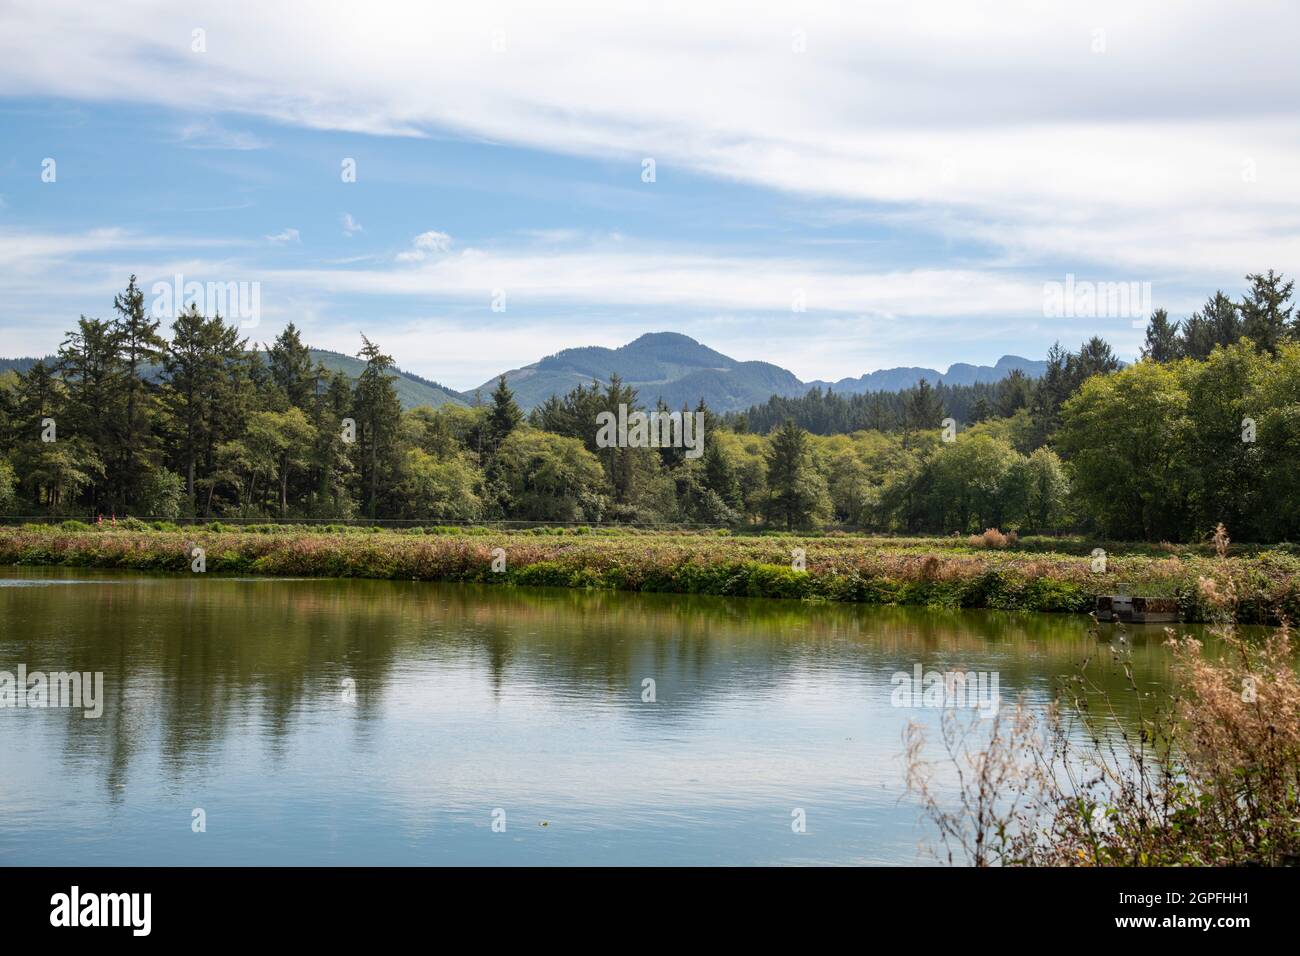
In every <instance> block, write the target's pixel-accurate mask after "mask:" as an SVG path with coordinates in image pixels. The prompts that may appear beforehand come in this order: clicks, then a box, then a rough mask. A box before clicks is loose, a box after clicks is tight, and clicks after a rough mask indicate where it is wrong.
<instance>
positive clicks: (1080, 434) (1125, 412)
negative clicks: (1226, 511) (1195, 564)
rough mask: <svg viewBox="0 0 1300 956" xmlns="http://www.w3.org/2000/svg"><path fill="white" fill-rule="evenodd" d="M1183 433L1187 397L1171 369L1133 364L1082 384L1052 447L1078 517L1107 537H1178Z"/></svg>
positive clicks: (1183, 488) (1184, 479)
mask: <svg viewBox="0 0 1300 956" xmlns="http://www.w3.org/2000/svg"><path fill="white" fill-rule="evenodd" d="M1189 427H1190V422H1189V420H1188V396H1187V393H1186V391H1185V390H1184V389H1183V388H1182V387H1181V384H1180V382H1179V376H1178V372H1177V370H1176V369H1174V368H1172V367H1171V366H1169V365H1160V364H1157V363H1155V362H1138V363H1137V364H1136V365H1132V366H1130V367H1128V368H1126V369H1124V370H1122V371H1119V372H1116V373H1115V374H1113V375H1097V376H1093V377H1092V378H1090V379H1088V380H1087V381H1085V382H1084V383H1083V385H1082V387H1081V388H1080V389H1079V392H1078V393H1077V394H1076V395H1075V396H1074V397H1072V398H1070V399H1069V400H1068V401H1067V402H1066V403H1065V405H1064V406H1063V408H1062V417H1061V429H1060V433H1059V441H1058V444H1059V447H1060V448H1061V449H1062V451H1063V452H1064V453H1065V454H1066V455H1067V457H1068V461H1069V466H1070V467H1069V472H1070V481H1071V486H1072V488H1073V492H1074V497H1075V499H1076V500H1077V501H1078V502H1079V504H1080V507H1081V509H1082V511H1083V513H1084V515H1086V516H1087V517H1089V518H1090V519H1091V521H1092V522H1093V523H1095V525H1096V526H1097V527H1098V528H1099V529H1100V530H1101V531H1103V532H1104V533H1106V534H1108V535H1110V536H1111V537H1113V538H1119V539H1145V540H1159V539H1161V538H1177V536H1178V534H1179V532H1180V531H1181V530H1183V528H1184V527H1185V515H1186V502H1187V497H1188V477H1189V476H1188V470H1189V468H1190V467H1191V464H1192V463H1191V462H1189V461H1188V460H1187V458H1186V455H1185V451H1184V449H1185V446H1186V441H1187V431H1188V428H1189Z"/></svg>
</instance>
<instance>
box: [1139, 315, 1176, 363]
mask: <svg viewBox="0 0 1300 956" xmlns="http://www.w3.org/2000/svg"><path fill="white" fill-rule="evenodd" d="M1178 328H1179V324H1178V323H1177V322H1174V323H1170V321H1169V313H1168V312H1166V311H1165V310H1164V309H1156V310H1155V311H1154V312H1152V313H1151V321H1150V322H1148V323H1147V337H1146V343H1145V344H1144V345H1143V346H1142V357H1143V358H1148V359H1150V360H1151V361H1153V362H1172V361H1173V360H1174V359H1176V358H1178V351H1179V349H1178Z"/></svg>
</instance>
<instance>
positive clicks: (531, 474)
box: [497, 427, 608, 521]
mask: <svg viewBox="0 0 1300 956" xmlns="http://www.w3.org/2000/svg"><path fill="white" fill-rule="evenodd" d="M497 463H498V466H499V471H500V476H501V480H502V482H503V485H504V488H505V501H506V506H507V508H508V514H509V516H510V517H512V518H521V519H524V520H529V521H599V520H600V518H601V516H602V514H603V512H604V509H605V508H606V507H607V505H608V500H607V498H606V497H605V495H604V493H603V492H604V488H605V475H604V472H603V470H602V469H601V466H600V462H599V461H597V460H596V457H595V456H594V455H593V454H592V453H591V452H589V451H587V449H586V448H584V447H583V446H582V442H580V441H578V440H577V439H576V438H565V437H564V436H562V435H551V434H548V433H546V432H541V431H537V430H536V429H533V428H523V427H521V428H517V429H515V430H514V431H512V432H511V433H510V435H509V437H507V438H506V440H505V441H504V442H502V443H501V447H500V448H499V449H498V450H497Z"/></svg>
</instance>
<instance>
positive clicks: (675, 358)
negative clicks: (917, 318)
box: [0, 332, 1047, 412]
mask: <svg viewBox="0 0 1300 956" xmlns="http://www.w3.org/2000/svg"><path fill="white" fill-rule="evenodd" d="M311 356H312V359H313V360H314V361H317V362H320V363H321V364H323V365H324V366H325V367H326V368H328V369H330V370H335V369H340V370H342V371H343V372H345V373H347V375H348V376H349V377H350V378H352V379H353V380H355V379H356V377H357V376H358V375H360V374H361V370H362V369H363V368H365V363H364V362H362V361H361V360H360V359H357V358H353V357H352V356H351V355H343V354H342V353H340V352H329V351H326V350H324V349H312V350H311ZM34 361H35V359H30V358H24V359H0V372H4V370H5V369H8V368H13V369H16V370H18V371H26V370H27V368H29V367H30V366H31V364H32V363H33V362H34ZM47 361H51V359H47ZM1046 368H1047V363H1046V362H1041V361H1033V360H1031V359H1026V358H1021V357H1020V356H1018V355H1004V356H1002V358H1000V359H998V361H997V363H996V364H994V365H968V364H967V363H965V362H959V363H957V364H956V365H951V366H949V367H948V371H947V372H939V371H938V370H936V369H932V368H889V369H880V370H879V371H876V372H869V373H867V374H866V375H862V376H859V377H858V378H842V379H840V380H839V381H838V382H823V381H813V382H802V381H800V380H799V378H798V377H797V376H796V375H795V374H794V373H793V372H790V371H787V370H786V369H783V368H781V367H780V366H779V365H773V364H772V363H770V362H741V361H737V360H736V359H733V358H731V357H730V356H727V355H723V354H722V353H721V352H718V351H716V350H714V349H711V348H709V347H708V346H707V345H701V344H700V343H699V342H697V341H695V340H694V339H693V338H691V337H690V336H686V335H681V334H679V333H677V332H649V333H647V334H645V335H643V336H641V337H640V338H638V339H636V340H635V341H632V342H629V343H628V344H627V345H622V346H619V347H618V348H616V349H607V348H601V347H599V346H586V347H582V348H573V349H565V350H564V351H562V352H556V353H555V354H554V355H548V356H546V358H544V359H542V360H541V361H539V362H534V363H533V364H532V365H526V366H524V367H523V368H516V369H511V370H510V371H508V372H506V380H507V381H508V382H509V383H510V387H511V388H512V389H513V390H514V393H515V400H516V401H518V402H519V404H520V406H521V407H522V408H523V409H524V410H525V411H528V410H530V409H532V408H535V407H536V406H538V405H540V404H542V402H544V401H546V399H548V398H550V397H551V396H552V395H563V394H565V393H566V392H569V391H572V389H573V388H574V387H575V386H577V385H590V384H591V382H592V380H593V379H594V380H596V381H598V382H600V383H601V384H605V383H608V382H609V379H610V376H611V375H618V376H619V377H620V378H622V379H623V381H624V383H626V384H628V385H631V386H632V387H633V388H635V389H636V391H637V397H638V398H639V399H640V400H641V401H642V402H643V403H645V404H646V405H654V404H655V402H656V401H657V400H658V399H660V398H662V399H663V400H664V401H665V402H667V403H668V405H669V407H671V408H681V407H682V406H683V405H687V406H689V407H691V408H694V407H695V405H696V403H697V402H699V400H700V399H701V398H702V399H704V401H705V403H706V404H707V405H708V406H709V408H711V409H713V410H714V411H717V412H730V411H743V410H744V409H746V408H749V407H750V406H752V405H760V404H762V403H763V402H766V401H767V400H768V399H769V398H771V397H772V396H773V395H781V396H784V397H788V398H794V397H798V396H801V395H804V394H806V393H807V391H808V390H809V389H810V388H813V387H820V388H822V389H827V388H829V389H833V390H834V391H835V392H836V393H837V394H843V395H852V394H859V393H862V392H895V391H899V390H900V389H905V388H911V387H913V386H914V385H916V384H917V383H918V382H919V381H921V379H923V378H924V379H926V380H927V381H929V382H930V384H932V385H937V384H939V383H940V382H944V383H946V384H948V385H971V384H973V383H975V382H996V381H1000V380H1001V379H1003V378H1006V376H1007V375H1009V374H1010V373H1011V372H1012V370H1014V369H1019V370H1020V371H1022V372H1024V373H1025V375H1027V376H1028V377H1030V378H1038V377H1040V376H1041V375H1042V374H1043V372H1044V370H1045V369H1046ZM146 374H149V373H148V372H147V373H146ZM154 374H156V370H154ZM393 374H394V375H396V376H397V377H396V380H395V381H394V382H393V387H394V388H396V390H397V397H398V399H399V400H400V401H401V403H402V407H403V408H415V407H417V406H420V405H433V406H435V407H436V406H438V405H444V404H446V403H447V402H453V403H455V404H462V405H463V404H470V403H472V402H473V401H474V391H475V390H474V389H471V390H470V391H468V392H456V391H453V390H452V389H450V388H446V387H445V386H442V385H439V384H438V383H437V382H434V381H430V380H429V379H427V378H423V377H421V376H419V375H416V374H414V373H412V372H403V371H402V370H400V369H393ZM495 387H496V378H495V377H493V378H491V379H489V380H488V381H486V382H484V383H483V384H482V385H481V386H479V388H478V389H477V391H479V393H480V397H481V399H482V400H483V401H488V400H489V396H490V395H491V394H492V389H493V388H495Z"/></svg>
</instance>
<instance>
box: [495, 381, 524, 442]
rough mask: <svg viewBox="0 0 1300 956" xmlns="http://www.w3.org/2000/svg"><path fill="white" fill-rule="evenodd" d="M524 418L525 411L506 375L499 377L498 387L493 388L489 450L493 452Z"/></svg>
mask: <svg viewBox="0 0 1300 956" xmlns="http://www.w3.org/2000/svg"><path fill="white" fill-rule="evenodd" d="M523 420H524V413H523V412H521V411H520V410H519V405H518V403H517V402H516V401H515V393H514V392H512V391H511V390H510V386H509V385H508V384H507V383H506V377H505V376H504V375H500V376H498V377H497V387H496V388H494V389H493V390H492V410H491V411H490V412H488V425H487V433H488V452H489V453H490V454H493V453H495V452H496V450H497V449H498V448H500V447H501V443H502V442H503V441H505V440H506V438H507V437H509V435H510V433H511V432H512V431H514V430H515V429H516V428H518V427H519V423H520V422H521V421H523Z"/></svg>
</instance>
